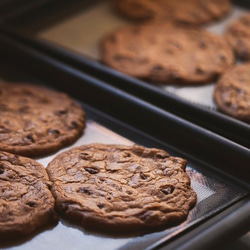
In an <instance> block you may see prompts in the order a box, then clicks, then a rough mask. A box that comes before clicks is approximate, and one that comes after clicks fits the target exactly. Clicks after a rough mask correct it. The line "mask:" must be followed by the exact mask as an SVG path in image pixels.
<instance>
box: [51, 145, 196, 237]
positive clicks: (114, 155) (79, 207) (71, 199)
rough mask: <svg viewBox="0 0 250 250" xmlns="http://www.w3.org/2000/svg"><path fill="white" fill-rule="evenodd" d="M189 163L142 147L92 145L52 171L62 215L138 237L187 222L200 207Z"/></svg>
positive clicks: (69, 154)
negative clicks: (142, 231)
mask: <svg viewBox="0 0 250 250" xmlns="http://www.w3.org/2000/svg"><path fill="white" fill-rule="evenodd" d="M186 164H187V162H186V160H184V159H181V158H178V157H173V156H170V155H169V154H168V153H166V152H165V151H163V150H160V149H155V148H144V147H141V146H137V145H134V146H122V145H106V144H90V145H83V146H80V147H76V148H72V149H70V150H68V151H65V152H63V153H61V154H59V155H58V156H57V157H56V158H54V159H53V160H52V161H51V162H50V163H49V165H48V167H47V172H48V174H49V178H50V180H51V181H52V182H53V186H52V193H53V195H54V197H55V199H56V206H57V209H58V211H59V212H60V213H61V215H63V216H64V217H66V218H67V219H69V220H71V221H74V222H76V223H78V224H80V225H82V226H83V227H86V228H91V229H95V230H102V231H104V232H107V231H112V232H116V233H124V232H132V231H133V232H135V231H137V230H149V229H155V228H159V227H168V226H169V225H172V223H180V222H181V221H183V220H184V219H185V218H186V217H187V215H188V213H189V210H190V209H191V208H192V207H193V206H194V205H195V203H196V194H195V192H194V191H193V190H192V188H191V187H190V178H189V176H188V175H187V174H186V173H185V167H186Z"/></svg>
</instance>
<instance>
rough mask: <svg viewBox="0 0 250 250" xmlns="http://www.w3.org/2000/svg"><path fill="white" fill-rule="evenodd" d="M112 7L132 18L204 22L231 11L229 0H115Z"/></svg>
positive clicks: (186, 22)
mask: <svg viewBox="0 0 250 250" xmlns="http://www.w3.org/2000/svg"><path fill="white" fill-rule="evenodd" d="M114 9H115V10H116V11H118V13H120V14H122V15H123V16H125V17H127V18H130V19H132V20H168V21H173V22H178V23H185V24H192V25H194V24H196V25H197V24H198V25H200V24H205V23H209V22H211V21H214V20H217V19H220V18H223V17H224V16H226V15H227V14H229V13H230V12H231V3H230V0H220V1H218V0H158V1H155V0H115V1H114Z"/></svg>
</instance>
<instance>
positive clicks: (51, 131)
mask: <svg viewBox="0 0 250 250" xmlns="http://www.w3.org/2000/svg"><path fill="white" fill-rule="evenodd" d="M47 134H48V135H54V136H59V135H60V134H61V133H60V131H59V130H57V129H52V128H50V129H48V130H47Z"/></svg>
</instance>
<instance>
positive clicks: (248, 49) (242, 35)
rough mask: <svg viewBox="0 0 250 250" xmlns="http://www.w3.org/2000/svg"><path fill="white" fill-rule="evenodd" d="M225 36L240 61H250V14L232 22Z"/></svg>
mask: <svg viewBox="0 0 250 250" xmlns="http://www.w3.org/2000/svg"><path fill="white" fill-rule="evenodd" d="M225 36H226V38H227V39H228V41H229V42H230V44H231V45H232V47H233V49H234V51H235V52H236V54H237V56H238V57H239V58H240V59H242V60H250V12H249V13H247V14H244V15H243V16H241V17H239V18H238V19H237V20H236V21H234V22H232V23H231V24H230V25H229V26H228V28H227V30H226V32H225Z"/></svg>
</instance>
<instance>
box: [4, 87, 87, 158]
mask: <svg viewBox="0 0 250 250" xmlns="http://www.w3.org/2000/svg"><path fill="white" fill-rule="evenodd" d="M84 126H85V118H84V111H83V110H82V108H81V106H80V105H79V104H78V103H77V102H76V101H74V100H73V99H71V98H70V97H69V96H67V95H66V94H63V93H60V92H56V91H53V90H49V89H47V88H45V87H39V86H35V85H29V84H22V83H20V84H18V83H15V84H12V83H8V84H1V85H0V150H3V151H7V152H11V153H15V154H20V155H23V156H39V155H43V154H47V153H51V152H53V151H55V150H58V149H60V148H62V147H64V146H66V145H68V144H70V143H72V142H74V141H75V140H76V139H77V138H78V137H80V135H81V134H82V131H83V129H84Z"/></svg>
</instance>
